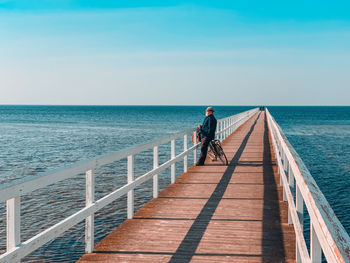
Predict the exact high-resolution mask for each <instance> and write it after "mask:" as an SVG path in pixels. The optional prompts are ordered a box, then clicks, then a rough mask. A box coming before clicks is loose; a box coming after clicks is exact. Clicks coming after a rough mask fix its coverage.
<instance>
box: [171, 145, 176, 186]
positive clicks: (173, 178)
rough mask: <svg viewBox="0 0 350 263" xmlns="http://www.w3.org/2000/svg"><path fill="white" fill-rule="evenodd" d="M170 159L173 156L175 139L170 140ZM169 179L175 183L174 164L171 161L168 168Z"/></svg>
mask: <svg viewBox="0 0 350 263" xmlns="http://www.w3.org/2000/svg"><path fill="white" fill-rule="evenodd" d="M170 148H171V159H174V158H175V139H173V140H171V147H170ZM170 177H171V178H170V181H171V183H172V184H173V183H175V164H174V163H173V164H172V165H171V168H170Z"/></svg>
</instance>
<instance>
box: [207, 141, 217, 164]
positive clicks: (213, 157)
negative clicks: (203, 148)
mask: <svg viewBox="0 0 350 263" xmlns="http://www.w3.org/2000/svg"><path fill="white" fill-rule="evenodd" d="M208 156H209V158H210V159H211V160H212V161H216V149H214V147H213V144H212V143H211V142H210V143H209V147H208Z"/></svg>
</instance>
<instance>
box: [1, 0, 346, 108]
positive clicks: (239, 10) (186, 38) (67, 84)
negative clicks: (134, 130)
mask: <svg viewBox="0 0 350 263" xmlns="http://www.w3.org/2000/svg"><path fill="white" fill-rule="evenodd" d="M236 2H237V3H236ZM349 14H350V2H346V1H288V2H287V1H268V2H266V1H66V0H61V1H49V0H46V1H39V0H33V1H7V0H0V77H1V79H2V81H1V84H0V90H1V94H2V96H1V97H0V104H109V105H110V104H112V105H121V104H142V105H148V104H152V105H154V104H156V105H157V104H161V105H163V104H176V105H187V104H190V105H197V104H205V105H260V104H264V105H349V104H350V103H349V99H348V98H349V97H350V87H349V84H348V83H350V74H349V72H350V15H349Z"/></svg>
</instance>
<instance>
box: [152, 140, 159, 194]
mask: <svg viewBox="0 0 350 263" xmlns="http://www.w3.org/2000/svg"><path fill="white" fill-rule="evenodd" d="M155 168H158V146H154V147H153V169H155ZM158 188H159V186H158V174H156V175H154V176H153V198H158Z"/></svg>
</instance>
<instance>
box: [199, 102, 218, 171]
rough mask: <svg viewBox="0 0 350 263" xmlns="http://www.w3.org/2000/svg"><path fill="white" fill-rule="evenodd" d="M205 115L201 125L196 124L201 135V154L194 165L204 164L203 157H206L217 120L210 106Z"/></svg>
mask: <svg viewBox="0 0 350 263" xmlns="http://www.w3.org/2000/svg"><path fill="white" fill-rule="evenodd" d="M205 116H206V117H205V119H204V121H203V125H202V126H198V128H199V129H200V137H201V154H200V156H199V160H198V162H197V163H196V166H202V165H204V161H205V158H206V157H207V152H208V145H209V142H210V141H211V140H214V138H215V130H216V123H217V121H216V119H215V117H214V109H213V108H212V107H208V108H207V109H206V111H205Z"/></svg>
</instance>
